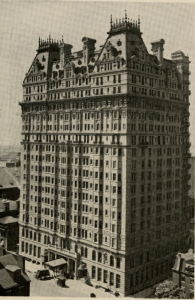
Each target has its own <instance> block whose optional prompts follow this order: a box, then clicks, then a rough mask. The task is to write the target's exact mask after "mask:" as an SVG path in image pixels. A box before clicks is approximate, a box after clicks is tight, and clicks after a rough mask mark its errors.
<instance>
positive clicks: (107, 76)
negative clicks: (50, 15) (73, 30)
mask: <svg viewBox="0 0 195 300" xmlns="http://www.w3.org/2000/svg"><path fill="white" fill-rule="evenodd" d="M82 43H83V48H82V49H81V50H80V51H77V52H72V45H70V44H66V43H65V42H64V40H63V39H62V40H61V41H58V42H57V41H54V40H53V39H51V37H49V39H47V40H41V39H39V45H38V49H37V54H36V56H35V58H34V60H33V63H32V65H31V66H30V68H29V70H28V71H27V73H26V75H25V78H24V82H23V99H22V101H21V102H20V106H21V109H22V142H21V144H22V152H21V187H22V190H21V210H20V254H21V255H23V256H25V257H29V258H31V259H34V260H37V261H42V262H47V261H50V260H54V259H58V258H64V259H65V260H66V261H67V267H68V270H69V273H70V274H74V275H76V276H75V278H81V277H82V276H84V277H87V279H88V280H89V281H91V282H92V283H95V284H98V285H101V286H104V287H109V288H110V289H111V290H114V291H118V292H119V293H120V295H124V296H126V295H130V294H134V293H137V292H138V291H140V290H142V289H144V288H146V287H149V286H152V285H153V284H155V283H158V282H160V281H161V280H163V279H165V278H167V277H168V276H170V275H171V268H172V266H173V262H174V258H175V254H176V253H178V251H182V250H185V249H186V247H187V246H186V244H187V238H188V234H189V232H188V231H189V230H188V223H189V216H188V214H187V213H186V209H187V206H188V202H189V197H188V191H189V189H190V185H189V183H188V182H189V179H190V174H189V169H190V157H191V155H190V140H189V137H190V133H189V114H190V113H189V95H190V90H189V84H190V81H189V75H190V71H189V64H190V61H189V57H188V56H186V55H185V54H184V53H183V52H182V51H180V50H178V51H176V52H173V53H172V54H171V59H166V58H164V57H163V50H164V44H165V41H164V39H159V40H156V41H153V42H152V43H151V46H152V54H150V53H149V52H148V49H147V48H146V46H145V44H144V41H143V39H142V32H141V29H140V20H138V21H136V22H135V21H133V22H132V21H130V20H129V19H128V18H127V15H125V18H124V19H121V20H119V21H118V22H117V21H116V22H113V21H112V19H111V25H110V30H109V32H108V37H107V39H106V40H105V43H104V44H103V45H102V46H101V47H100V49H98V50H96V49H95V44H96V40H95V39H92V38H88V37H83V39H82ZM80 270H81V271H82V270H85V271H84V272H79V271H80Z"/></svg>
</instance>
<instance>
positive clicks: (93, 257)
mask: <svg viewBox="0 0 195 300" xmlns="http://www.w3.org/2000/svg"><path fill="white" fill-rule="evenodd" d="M92 260H96V252H95V250H93V251H92Z"/></svg>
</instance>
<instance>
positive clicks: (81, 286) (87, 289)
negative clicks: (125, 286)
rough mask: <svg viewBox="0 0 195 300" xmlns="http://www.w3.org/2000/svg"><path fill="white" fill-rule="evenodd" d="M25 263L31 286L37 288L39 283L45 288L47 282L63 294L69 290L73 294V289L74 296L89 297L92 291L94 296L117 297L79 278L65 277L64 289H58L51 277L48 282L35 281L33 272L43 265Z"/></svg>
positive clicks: (40, 268)
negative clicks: (65, 287)
mask: <svg viewBox="0 0 195 300" xmlns="http://www.w3.org/2000/svg"><path fill="white" fill-rule="evenodd" d="M25 264H26V265H25V269H26V272H27V273H30V274H29V275H30V278H31V280H32V282H31V285H32V287H33V286H34V285H35V286H36V287H37V288H38V286H39V285H41V286H45V288H46V289H47V285H48V284H49V285H50V287H52V286H53V290H55V289H58V291H59V292H61V293H63V294H64V293H65V294H69V292H71V293H73V294H74V291H75V294H74V295H75V296H76V295H80V296H81V297H90V294H91V293H94V294H95V295H96V297H98V298H117V297H115V296H114V295H113V294H111V293H109V292H105V290H104V289H102V288H98V289H96V288H95V287H94V286H89V285H87V284H85V283H84V282H83V281H80V280H75V279H73V280H72V279H67V280H66V285H67V286H68V287H69V289H68V290H66V289H65V290H63V289H60V288H59V287H57V286H56V283H55V279H51V281H49V282H47V281H45V282H44V281H37V280H36V279H34V276H33V273H34V272H36V271H37V270H42V269H44V266H43V265H36V264H33V263H32V262H31V261H26V262H25ZM37 288H36V289H37ZM33 289H34V288H33ZM37 296H39V295H37ZM40 296H41V295H40ZM45 296H49V295H45ZM77 297H78V296H77Z"/></svg>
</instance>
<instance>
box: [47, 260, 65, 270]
mask: <svg viewBox="0 0 195 300" xmlns="http://www.w3.org/2000/svg"><path fill="white" fill-rule="evenodd" d="M45 264H46V265H47V266H49V267H51V268H57V267H60V266H63V265H66V264H67V262H66V260H65V259H64V258H58V259H55V260H51V261H48V262H46V263H45Z"/></svg>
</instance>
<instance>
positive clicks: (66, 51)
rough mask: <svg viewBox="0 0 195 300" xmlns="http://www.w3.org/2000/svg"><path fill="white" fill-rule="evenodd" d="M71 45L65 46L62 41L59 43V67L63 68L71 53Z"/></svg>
mask: <svg viewBox="0 0 195 300" xmlns="http://www.w3.org/2000/svg"><path fill="white" fill-rule="evenodd" d="M71 49H72V45H69V44H65V43H64V41H62V42H61V43H60V66H61V68H63V67H64V64H65V60H66V58H68V57H70V56H71V55H72V53H71Z"/></svg>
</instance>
